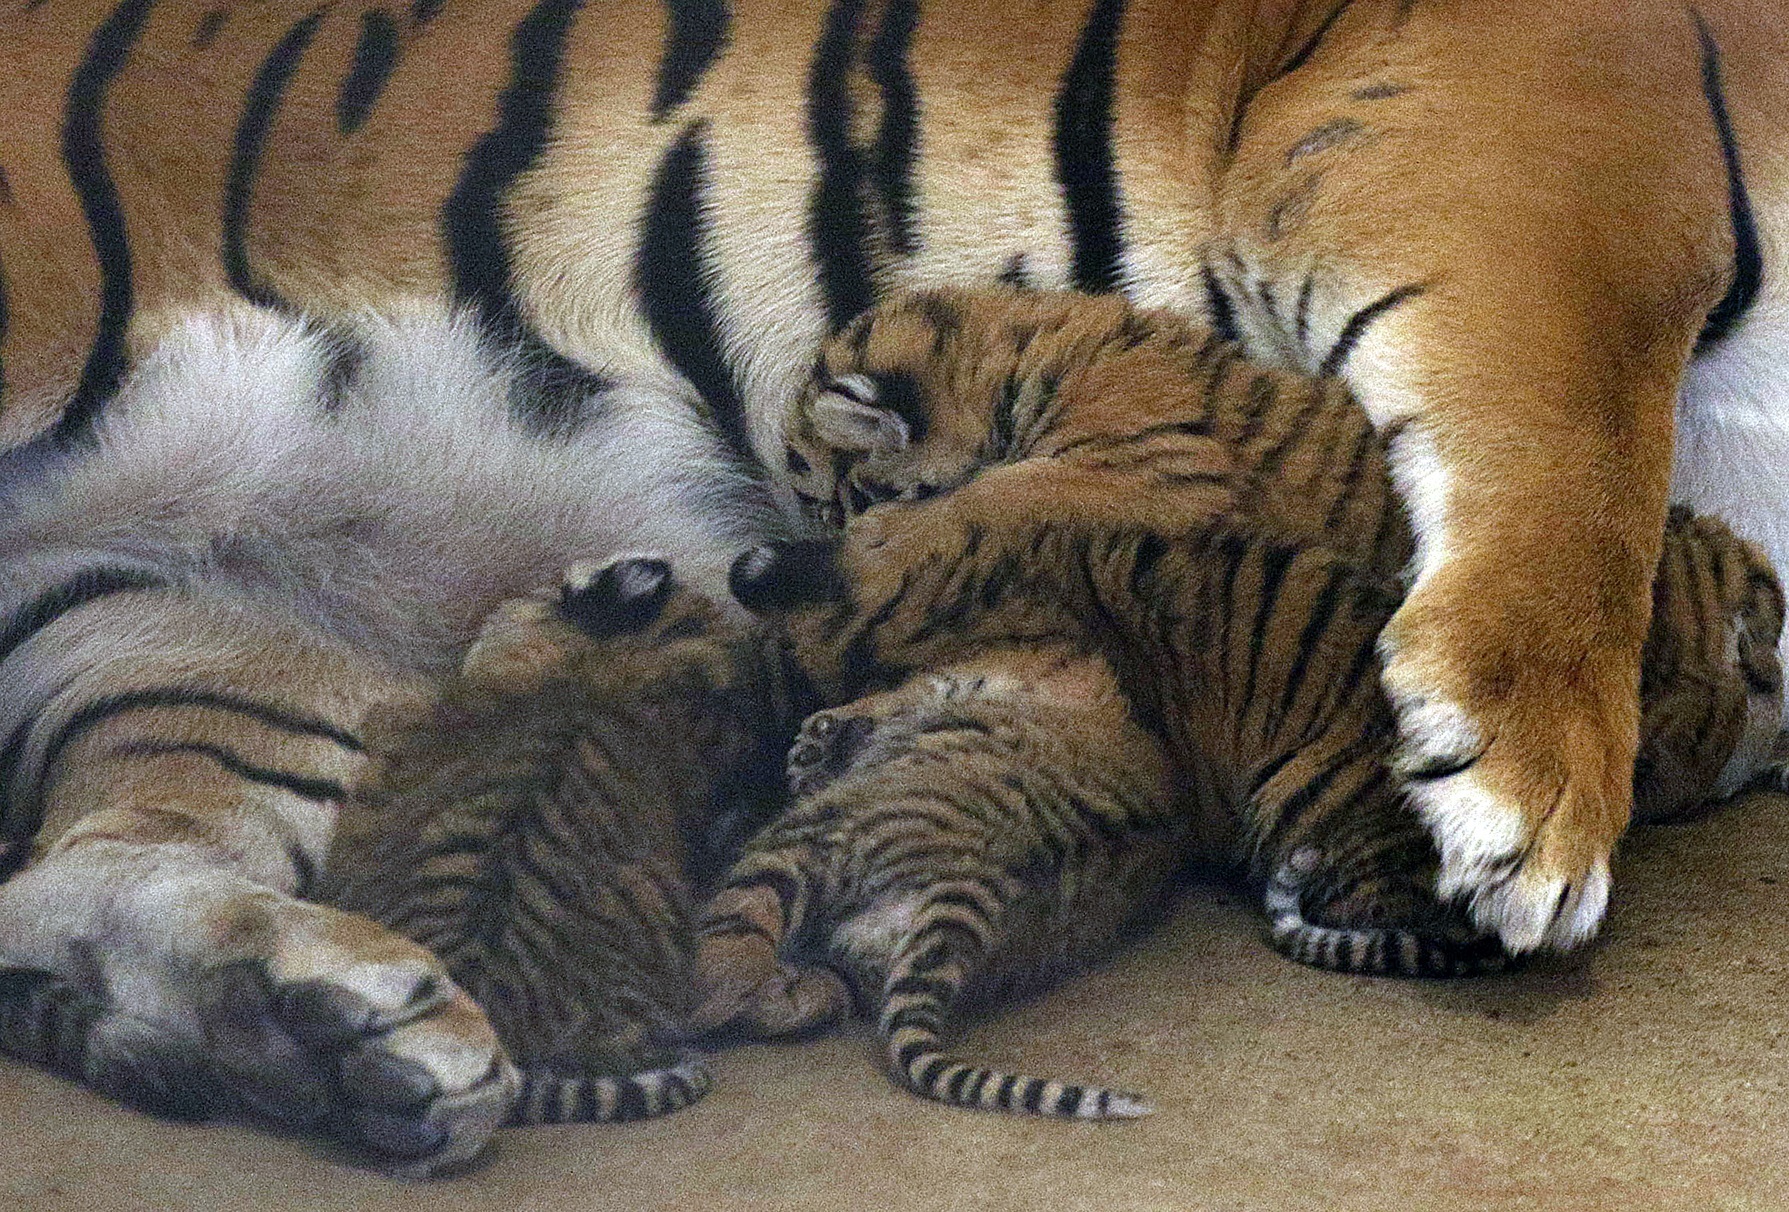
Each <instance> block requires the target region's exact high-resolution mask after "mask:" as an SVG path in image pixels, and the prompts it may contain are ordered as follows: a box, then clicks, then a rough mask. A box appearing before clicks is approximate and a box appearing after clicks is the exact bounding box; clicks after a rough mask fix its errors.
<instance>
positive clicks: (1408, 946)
mask: <svg viewBox="0 0 1789 1212" xmlns="http://www.w3.org/2000/svg"><path fill="white" fill-rule="evenodd" d="M1318 857H1319V856H1318V855H1317V853H1316V852H1315V851H1314V850H1309V849H1303V850H1299V851H1297V852H1296V853H1294V854H1293V855H1292V857H1291V858H1290V859H1288V860H1287V861H1286V862H1284V863H1282V864H1280V867H1279V869H1278V870H1277V871H1275V872H1274V873H1273V876H1272V878H1271V879H1269V880H1268V881H1267V890H1266V892H1265V893H1264V894H1263V895H1262V898H1261V901H1262V907H1263V908H1264V909H1265V910H1266V911H1267V929H1268V939H1269V941H1270V942H1271V943H1272V944H1273V948H1274V950H1276V951H1278V952H1279V953H1280V954H1281V955H1283V956H1285V957H1286V958H1287V959H1290V960H1295V961H1297V962H1298V963H1301V964H1308V965H1310V966H1311V967H1313V968H1323V969H1326V970H1328V971H1330V972H1343V973H1348V974H1351V975H1355V976H1401V977H1425V978H1432V979H1445V978H1449V977H1461V976H1479V975H1483V974H1485V973H1491V972H1502V971H1504V970H1505V969H1507V968H1508V967H1510V965H1511V963H1512V960H1511V957H1510V956H1509V955H1508V954H1507V953H1506V952H1505V951H1504V950H1503V947H1502V945H1501V944H1500V943H1499V942H1498V940H1497V938H1496V936H1494V935H1486V936H1482V937H1479V938H1470V939H1454V938H1448V937H1446V936H1444V935H1431V934H1424V933H1421V932H1419V931H1416V930H1411V929H1407V928H1405V927H1401V926H1323V925H1319V924H1317V923H1316V922H1312V921H1310V920H1308V919H1307V918H1306V917H1305V915H1304V887H1305V884H1306V882H1307V881H1308V880H1309V878H1310V876H1311V874H1312V872H1313V871H1314V870H1315V869H1316V865H1317V861H1318Z"/></svg>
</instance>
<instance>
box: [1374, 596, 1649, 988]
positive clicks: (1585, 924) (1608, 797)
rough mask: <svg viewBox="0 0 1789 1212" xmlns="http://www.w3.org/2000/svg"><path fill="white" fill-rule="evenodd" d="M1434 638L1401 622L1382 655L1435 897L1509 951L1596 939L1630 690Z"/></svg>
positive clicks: (1629, 777)
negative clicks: (1431, 847)
mask: <svg viewBox="0 0 1789 1212" xmlns="http://www.w3.org/2000/svg"><path fill="white" fill-rule="evenodd" d="M1478 639H1479V640H1480V642H1481V644H1482V643H1483V637H1482V636H1481V637H1478ZM1428 641H1429V637H1428V636H1427V635H1426V634H1424V633H1423V632H1422V631H1420V630H1419V629H1418V628H1417V627H1413V626H1410V625H1408V624H1407V623H1404V622H1403V616H1402V613H1400V616H1399V618H1397V619H1394V620H1393V624H1392V626H1390V627H1387V628H1386V631H1385V634H1384V636H1383V637H1382V639H1381V651H1382V653H1383V654H1384V656H1385V667H1384V684H1385V688H1386V691H1387V693H1388V695H1389V696H1390V698H1391V700H1392V703H1393V704H1394V706H1395V708H1396V710H1397V714H1398V723H1399V730H1400V733H1401V746H1400V749H1399V753H1398V757H1397V764H1398V768H1399V771H1400V773H1402V774H1403V775H1404V777H1405V778H1406V780H1407V782H1408V786H1409V795H1410V798H1411V801H1412V803H1413V804H1414V805H1415V806H1416V808H1417V810H1418V811H1419V813H1420V814H1421V816H1422V819H1423V821H1424V822H1425V824H1426V825H1427V826H1428V829H1429V832H1430V834H1431V835H1432V836H1433V838H1434V840H1435V844H1436V847H1437V849H1438V850H1439V851H1440V855H1441V867H1440V874H1439V877H1438V879H1437V883H1436V890H1437V892H1438V893H1439V894H1440V896H1441V897H1442V898H1443V899H1444V900H1451V901H1459V902H1463V903H1464V904H1465V906H1466V908H1467V909H1468V911H1469V912H1470V914H1471V917H1472V920H1473V921H1474V922H1475V923H1476V924H1477V925H1478V927H1479V928H1480V929H1482V930H1484V931H1486V932H1487V933H1489V934H1494V935H1496V936H1497V937H1498V938H1499V939H1500V940H1501V941H1502V943H1503V946H1504V947H1505V948H1506V949H1507V950H1508V951H1510V952H1511V953H1513V954H1519V953H1522V952H1527V951H1534V950H1538V949H1542V948H1554V949H1566V948H1570V947H1575V946H1578V945H1579V944H1582V943H1584V942H1586V941H1588V940H1589V939H1590V938H1591V937H1592V936H1593V935H1595V933H1596V931H1597V928H1598V927H1599V926H1600V925H1601V923H1602V919H1603V914H1604V911H1605V910H1606V909H1607V907H1608V902H1609V886H1610V879H1609V860H1610V857H1611V855H1612V854H1613V852H1614V849H1615V844H1616V842H1617V841H1618V840H1619V839H1620V837H1621V833H1622V830H1623V829H1624V828H1625V827H1626V824H1627V819H1628V813H1629V808H1630V804H1631V799H1632V793H1633V769H1634V754H1633V748H1632V747H1633V744H1634V741H1633V738H1634V735H1635V733H1634V729H1635V723H1634V720H1635V716H1636V713H1637V701H1636V696H1635V691H1634V683H1633V682H1632V681H1627V680H1625V679H1622V678H1619V677H1614V676H1606V677H1604V678H1602V679H1601V680H1600V681H1599V680H1589V684H1588V685H1586V681H1587V679H1585V678H1583V677H1581V676H1576V675H1575V674H1574V673H1573V672H1572V671H1569V670H1567V671H1562V670H1560V669H1558V668H1557V664H1558V659H1559V658H1558V656H1557V654H1555V653H1549V652H1547V651H1546V649H1545V648H1544V646H1538V645H1535V646H1525V650H1521V651H1516V652H1509V653H1496V652H1490V651H1485V650H1484V649H1482V648H1481V649H1480V650H1476V651H1469V652H1467V653H1465V654H1462V656H1463V659H1461V660H1459V661H1452V660H1449V659H1447V658H1448V657H1451V656H1452V655H1453V654H1452V653H1446V654H1445V655H1444V654H1441V653H1437V652H1436V651H1435V649H1434V647H1432V646H1431V645H1430V643H1429V642H1428ZM1486 647H1488V645H1487V646H1486ZM1549 658H1551V660H1549ZM1487 669H1489V670H1491V671H1492V672H1491V673H1490V674H1486V673H1485V672H1484V671H1485V670H1487ZM1462 670H1464V671H1466V672H1462ZM1474 671H1476V672H1474Z"/></svg>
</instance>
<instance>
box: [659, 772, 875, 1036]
mask: <svg viewBox="0 0 1789 1212" xmlns="http://www.w3.org/2000/svg"><path fill="white" fill-rule="evenodd" d="M824 829H825V821H824V819H823V818H813V817H810V816H808V815H807V814H804V813H803V812H802V811H801V806H800V805H796V806H795V807H792V808H790V809H789V811H788V812H787V813H785V815H784V816H783V817H782V818H781V819H779V820H778V821H776V822H775V823H774V824H773V825H771V826H770V828H769V830H768V832H767V834H766V835H760V837H758V838H756V839H754V840H753V842H752V844H751V846H750V847H749V849H748V851H747V853H746V854H745V856H744V857H742V858H741V859H740V861H739V862H738V863H736V864H735V865H734V867H733V870H732V871H731V872H729V873H728V876H727V879H726V882H725V883H724V884H723V885H722V886H721V888H720V890H719V891H718V892H716V893H715V895H714V897H713V898H712V899H711V900H710V901H709V903H708V906H707V908H706V909H705V910H704V911H703V914H702V922H701V926H700V937H699V941H698V943H697V948H696V980H697V984H698V987H699V989H700V991H701V996H700V1003H699V1005H698V1006H697V1009H696V1012H695V1015H694V1018H693V1022H694V1024H695V1027H696V1029H697V1030H698V1031H701V1032H704V1033H709V1034H738V1035H743V1036H745V1037H747V1038H751V1039H784V1038H789V1037H793V1036H801V1035H806V1034H808V1033H810V1032H814V1031H818V1030H821V1029H822V1028H825V1027H828V1026H831V1025H832V1024H833V1023H836V1022H838V1021H839V1020H841V1019H843V1018H844V1017H845V1016H846V1015H847V1014H848V1013H850V1010H851V1005H852V997H851V990H850V987H849V986H848V985H847V984H846V983H845V980H844V978H843V977H841V976H840V975H839V974H838V973H837V972H835V971H833V970H832V969H831V968H828V967H826V966H824V965H822V964H816V963H813V962H811V961H809V962H803V961H800V960H795V959H786V958H785V952H786V951H792V950H793V949H794V946H795V944H796V943H797V941H798V940H799V939H800V937H801V936H802V934H803V933H804V932H806V930H807V929H808V927H809V926H810V924H811V919H810V913H811V912H812V911H813V910H814V909H815V908H816V907H817V905H816V903H817V902H818V901H819V900H821V899H823V898H824V896H825V887H824V873H825V868H826V864H827V861H828V860H827V857H826V848H825V847H824V845H822V844H818V843H817V841H816V835H818V834H820V833H822V832H823V831H824Z"/></svg>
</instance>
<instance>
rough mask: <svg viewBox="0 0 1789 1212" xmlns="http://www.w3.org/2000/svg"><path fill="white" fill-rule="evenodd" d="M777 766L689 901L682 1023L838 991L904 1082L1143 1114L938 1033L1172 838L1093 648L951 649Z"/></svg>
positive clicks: (1063, 953)
mask: <svg viewBox="0 0 1789 1212" xmlns="http://www.w3.org/2000/svg"><path fill="white" fill-rule="evenodd" d="M754 558H755V556H754V555H753V554H748V555H747V556H746V557H745V558H744V559H743V560H742V562H741V564H740V590H739V592H740V593H741V595H742V597H743V598H744V600H746V601H748V602H752V601H755V600H757V596H758V591H759V590H760V589H761V588H762V586H761V585H755V584H753V582H754V581H755V580H762V579H764V578H765V577H766V576H767V574H768V569H765V568H759V567H757V566H756V565H755V564H753V560H754ZM788 769H789V783H790V790H791V792H792V793H793V795H794V796H795V799H794V802H793V803H792V804H791V805H790V807H789V808H787V809H786V810H785V811H784V812H783V814H782V815H781V816H780V817H778V818H777V819H776V820H775V821H773V822H772V823H771V824H770V825H768V826H766V828H765V829H764V830H763V831H762V832H761V833H760V834H758V836H756V837H755V838H753V839H752V840H751V842H750V843H749V844H748V846H747V848H746V852H745V854H744V855H743V856H742V857H741V858H740V860H739V861H738V862H737V863H736V864H735V865H734V867H733V869H732V871H731V873H730V874H729V875H728V878H727V881H726V884H725V886H724V887H723V888H722V889H721V891H720V892H719V893H717V894H716V896H715V897H714V898H713V900H712V901H711V902H710V904H709V906H708V909H707V911H706V913H705V915H704V918H703V925H702V938H701V943H700V951H699V957H698V962H697V970H698V976H699V979H700V980H701V982H702V987H703V991H704V999H703V1003H702V1006H701V1008H700V1009H699V1010H698V1011H697V1014H696V1022H697V1023H698V1025H699V1026H701V1027H703V1028H706V1029H707V1030H709V1031H724V1032H729V1033H745V1034H748V1035H751V1036H756V1037H779V1036H790V1035H798V1034H802V1033H805V1032H807V1031H810V1030H813V1029H816V1028H818V1027H821V1026H824V1025H826V1024H829V1023H831V1022H833V1021H835V1020H836V1019H838V1018H840V1017H841V1016H843V1015H844V1014H845V1012H846V1011H847V1010H848V1009H849V1007H850V1005H851V1002H852V997H851V993H850V989H851V987H853V986H854V987H855V988H857V989H860V990H864V991H866V994H867V1000H868V1001H869V1002H870V1003H871V1004H872V1005H873V1007H874V1010H875V1014H876V1018H877V1025H878V1029H879V1031H880V1034H881V1039H882V1046H883V1051H884V1058H885V1061H886V1064H887V1067H888V1070H889V1072H890V1074H891V1075H892V1076H893V1078H894V1079H895V1080H896V1081H897V1082H898V1083H900V1084H901V1085H903V1086H905V1087H907V1088H908V1089H910V1090H912V1091H914V1092H915V1093H917V1094H920V1095H922V1096H924V1097H927V1098H932V1099H936V1100H939V1101H942V1102H945V1103H951V1104H956V1105H959V1106H967V1107H983V1108H989V1109H997V1110H1003V1111H1012V1112H1019V1113H1029V1114H1037V1115H1051V1116H1063V1117H1070V1118H1079V1119H1114V1118H1129V1117H1133V1116H1139V1115H1144V1114H1147V1113H1148V1112H1149V1110H1150V1106H1149V1104H1148V1103H1147V1102H1146V1101H1145V1100H1144V1099H1142V1098H1141V1097H1139V1096H1137V1095H1135V1094H1128V1093H1124V1092H1121V1091H1116V1090H1109V1089H1104V1088H1101V1087H1098V1086H1089V1085H1083V1084H1071V1083H1066V1082H1062V1081H1058V1080H1054V1079H1042V1078H1036V1077H1028V1076H1024V1075H1021V1074H1016V1073H1009V1072H1003V1071H1001V1070H997V1069H991V1068H988V1067H986V1066H983V1065H979V1064H976V1063H973V1062H971V1061H968V1060H965V1059H962V1058H960V1057H958V1056H957V1055H955V1054H954V1053H953V1052H951V1051H950V1050H949V1049H948V1048H947V1047H946V1045H945V1043H944V1039H943V1032H944V1029H945V1022H946V1018H947V1016H948V1015H949V1014H950V1013H951V1012H952V1011H953V1010H955V1009H957V1008H958V1007H959V1005H960V1004H961V1003H962V1002H963V1001H965V1000H967V999H986V998H989V997H992V996H996V995H999V994H1002V993H1006V992H1010V991H1012V990H1014V989H1015V988H1018V987H1022V986H1026V985H1037V984H1040V983H1041V982H1042V981H1044V980H1045V979H1047V978H1048V977H1049V976H1050V975H1052V974H1054V973H1056V972H1058V971H1059V970H1061V969H1062V968H1063V967H1065V966H1068V965H1073V964H1076V963H1078V962H1083V961H1086V960H1088V959H1090V958H1092V957H1094V956H1096V955H1098V954H1100V953H1101V952H1102V951H1105V950H1107V949H1108V948H1109V946H1110V944H1111V941H1112V939H1113V938H1114V937H1115V936H1116V935H1117V934H1118V933H1119V932H1120V930H1121V929H1122V928H1123V927H1124V926H1125V925H1126V924H1127V923H1128V922H1131V921H1132V920H1134V919H1136V918H1138V917H1139V916H1140V915H1141V914H1142V913H1143V912H1144V911H1145V910H1146V909H1147V908H1148V907H1149V906H1150V904H1151V903H1152V902H1154V901H1156V900H1157V899H1158V898H1159V896H1160V894H1161V893H1162V891H1163V890H1164V887H1165V885H1166V882H1167V880H1168V878H1169V877H1170V875H1171V874H1172V872H1173V870H1174V867H1175V856H1176V854H1177V853H1178V852H1179V851H1180V850H1181V849H1183V847H1184V841H1185V827H1184V825H1185V817H1184V815H1183V814H1181V813H1179V812H1177V811H1176V809H1175V803H1174V795H1173V778H1172V772H1171V770H1170V768H1169V766H1168V763H1167V760H1166V755H1165V754H1164V753H1163V752H1162V750H1161V747H1160V745H1159V744H1158V743H1157V742H1156V741H1155V739H1154V738H1153V737H1151V736H1150V735H1149V734H1148V733H1147V732H1145V731H1144V730H1143V729H1142V728H1140V727H1139V726H1138V725H1137V723H1136V722H1135V721H1134V720H1133V719H1132V718H1131V713H1130V708H1129V705H1128V703H1127V702H1126V700H1125V697H1124V695H1123V693H1122V692H1121V691H1120V689H1119V686H1118V682H1117V680H1116V678H1115V677H1114V676H1113V672H1112V669H1111V667H1110V666H1109V665H1108V664H1107V663H1106V662H1105V661H1104V660H1102V659H1101V658H1100V657H1099V656H1097V655H1095V654H1092V653H1089V652H1088V651H1086V650H1085V649H1083V648H1080V647H1079V646H1077V645H1074V644H1072V643H1070V644H1056V643H1040V644H1030V643H1016V644H1013V645H1011V646H1004V647H1003V646H991V647H989V648H987V649H985V650H982V651H978V652H974V653H969V652H966V653H965V655H964V656H963V657H962V659H960V660H954V661H949V662H944V663H941V664H939V665H936V666H933V667H932V668H930V669H928V670H927V671H926V672H925V673H922V674H918V675H916V676H914V677H912V678H909V679H907V680H906V681H905V682H903V683H901V684H900V685H899V686H897V687H895V688H893V689H891V690H886V691H883V692H880V693H876V694H871V695H868V696H866V697H864V698H861V699H859V700H857V701H856V702H853V703H851V704H850V705H849V706H847V707H844V708H840V709H838V710H834V711H822V712H817V713H816V714H814V715H812V716H810V717H809V718H808V720H807V722H806V723H805V724H804V725H803V727H802V731H801V735H800V738H799V739H798V740H797V742H796V744H795V746H794V747H793V748H792V749H791V751H790V755H789V766H788ZM806 943H814V944H818V952H819V954H818V956H817V957H816V956H812V955H810V956H808V957H806V958H804V957H803V956H802V954H801V951H802V945H803V944H806ZM829 964H830V965H836V967H837V969H839V970H842V971H843V972H844V973H845V974H846V975H845V976H841V975H839V973H838V971H835V968H834V967H832V966H828V965H829ZM847 979H849V982H850V983H849V985H848V984H847Z"/></svg>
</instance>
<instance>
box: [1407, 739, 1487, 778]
mask: <svg viewBox="0 0 1789 1212" xmlns="http://www.w3.org/2000/svg"><path fill="white" fill-rule="evenodd" d="M1484 756H1485V750H1484V749H1482V748H1480V749H1476V750H1474V751H1473V752H1471V753H1468V754H1466V755H1464V756H1462V757H1434V758H1430V759H1429V760H1428V761H1426V762H1424V763H1423V764H1422V765H1420V766H1413V767H1411V768H1410V769H1408V770H1406V771H1404V777H1405V778H1406V779H1407V780H1409V781H1410V782H1412V783H1438V782H1440V781H1441V780H1442V779H1451V778H1452V777H1454V775H1456V774H1464V773H1465V772H1466V771H1468V770H1470V769H1472V768H1473V767H1474V766H1476V765H1478V760H1479V759H1480V758H1482V757H1484Z"/></svg>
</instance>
